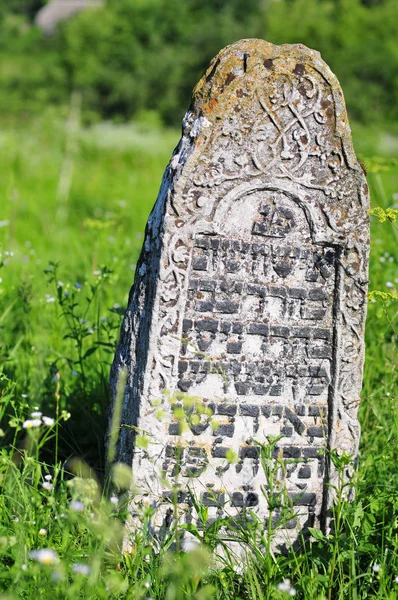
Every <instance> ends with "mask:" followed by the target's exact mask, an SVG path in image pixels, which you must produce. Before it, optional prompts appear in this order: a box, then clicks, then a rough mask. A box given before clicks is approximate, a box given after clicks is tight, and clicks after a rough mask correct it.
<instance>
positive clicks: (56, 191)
mask: <svg viewBox="0 0 398 600" xmlns="http://www.w3.org/2000/svg"><path fill="white" fill-rule="evenodd" d="M67 117H68V115H62V114H60V112H59V111H57V112H55V111H46V112H45V113H44V114H43V115H42V116H41V117H40V118H36V119H35V120H31V119H30V120H26V121H24V120H23V119H21V120H19V121H16V120H15V119H14V120H11V121H8V122H7V121H5V120H4V121H3V123H2V127H1V133H0V152H1V156H2V161H0V181H1V182H2V186H1V194H2V197H1V199H0V207H1V208H0V225H1V227H0V252H1V256H0V279H1V281H0V373H1V375H0V417H1V428H2V430H1V431H0V435H3V437H2V442H3V444H2V451H1V455H0V487H1V490H0V491H1V496H0V594H1V592H3V593H4V594H5V595H4V596H0V598H3V599H4V598H26V599H28V598H29V599H30V598H43V599H47V598H51V599H55V598H60V599H61V598H62V599H64V598H137V599H138V598H139V599H141V598H142V599H144V598H153V599H154V600H160V599H163V598H166V599H167V600H173V599H175V600H178V599H180V598H196V599H198V600H206V599H207V598H217V599H227V598H241V599H246V598H253V599H254V598H256V599H257V598H259V599H262V598H267V599H269V598H275V599H278V598H279V599H283V598H288V597H289V592H288V591H283V590H280V589H279V590H278V587H277V586H278V584H280V583H281V582H282V580H283V579H285V578H289V579H290V580H291V585H292V586H294V589H295V590H296V597H297V598H300V599H301V598H306V599H307V598H308V599H318V600H321V599H326V598H327V599H328V600H332V599H333V600H336V599H338V600H340V599H341V600H343V599H344V600H346V599H351V598H352V600H360V599H365V598H380V599H382V598H383V599H385V598H388V599H395V598H397V597H398V594H397V592H398V583H395V577H397V576H398V557H397V550H398V548H397V536H398V531H397V519H398V513H397V509H398V493H397V489H398V468H397V464H398V460H397V459H398V453H397V432H398V411H397V400H398V351H397V341H398V334H397V331H398V318H397V317H398V305H397V302H396V301H394V300H385V301H376V302H371V303H370V305H369V313H368V321H367V331H366V345H367V358H366V365H365V377H364V388H363V394H362V402H361V407H360V419H361V424H362V439H361V449H360V461H359V470H358V472H357V475H356V477H355V482H354V484H355V488H356V499H355V501H354V502H353V503H352V504H348V503H345V502H344V500H343V498H341V500H340V502H339V503H338V506H337V508H336V523H338V526H337V528H336V531H335V533H334V535H331V536H327V537H326V536H323V535H321V534H317V533H316V532H314V535H315V537H314V538H312V541H311V543H310V546H309V548H308V550H307V552H305V553H304V552H301V553H295V552H294V551H291V552H290V553H289V554H288V555H281V556H276V557H275V558H274V557H273V556H272V555H271V554H270V553H269V552H264V547H266V544H267V540H266V536H265V537H264V536H263V538H262V537H261V536H262V535H263V532H262V524H261V523H256V522H255V523H254V524H253V526H252V527H251V528H250V527H249V528H248V529H247V530H245V531H242V532H240V533H239V535H241V536H242V539H243V538H244V541H245V543H246V547H248V548H250V549H251V557H252V558H251V559H250V560H249V559H248V566H247V568H246V569H243V571H241V570H240V569H238V568H237V567H236V565H234V564H233V563H230V562H229V561H228V560H227V559H225V561H224V563H220V559H219V561H218V563H214V561H213V557H214V553H217V552H218V550H219V546H217V544H219V542H220V539H222V535H223V534H222V531H220V530H219V528H218V526H217V524H216V526H212V527H210V525H209V523H207V517H206V513H205V509H204V507H201V506H198V507H197V508H198V511H199V512H200V514H201V515H202V517H201V518H202V522H203V529H202V530H201V531H198V532H196V535H197V536H198V537H199V538H200V539H201V542H202V543H201V544H200V546H199V547H197V548H196V549H195V550H193V551H192V552H180V551H177V552H174V551H172V548H174V546H175V544H176V543H177V546H178V540H179V532H178V528H177V530H175V531H173V532H172V535H171V536H170V537H168V538H166V539H165V540H163V541H162V542H157V541H156V540H154V539H153V538H151V536H150V533H149V530H150V528H149V524H150V520H151V518H152V514H153V508H152V507H151V506H146V505H142V507H141V509H140V510H141V513H140V519H141V521H142V527H141V528H140V529H139V531H138V533H137V535H136V539H135V540H133V551H132V552H131V553H126V554H123V552H122V549H121V541H122V537H123V525H122V524H123V522H124V520H125V518H126V515H127V513H126V498H127V496H126V493H125V492H123V490H124V489H125V487H126V485H127V483H128V482H127V483H123V482H120V476H122V479H123V478H124V479H126V477H127V479H128V478H129V477H130V474H129V473H128V472H127V473H126V472H123V473H122V474H120V473H119V479H118V477H116V476H114V478H113V480H112V479H109V478H106V477H105V476H104V473H105V455H104V435H105V431H106V426H107V417H106V409H107V406H108V404H109V394H108V376H109V367H110V363H111V361H112V357H113V351H114V345H115V342H116V339H117V336H118V332H119V327H120V320H121V313H122V310H121V307H123V306H124V305H125V304H126V301H127V295H128V291H129V288H130V286H131V284H132V281H133V277H134V267H135V263H136V261H137V258H138V255H139V251H140V247H141V244H142V239H143V231H144V227H145V223H146V219H147V217H148V214H149V211H150V209H151V207H152V205H153V203H154V201H155V198H156V194H157V189H158V187H159V185H160V180H161V176H162V172H163V170H164V167H165V165H166V164H167V162H168V160H169V158H170V155H171V151H172V149H173V147H174V146H175V145H176V143H177V142H178V138H179V132H178V131H172V130H170V131H165V130H161V129H159V128H157V127H156V125H154V124H152V125H150V124H148V123H144V122H143V123H141V124H135V125H129V126H115V125H111V124H98V125H96V126H94V127H93V128H91V129H89V130H79V128H78V125H79V114H78V105H76V106H75V107H74V108H73V110H72V113H71V115H69V119H68V118H67ZM354 134H355V137H354V141H355V145H356V148H357V151H358V153H359V155H360V157H361V159H362V161H363V162H364V163H365V165H367V166H368V169H369V174H368V179H369V184H370V187H371V195H372V203H373V206H380V207H383V208H388V207H392V206H394V205H395V204H398V196H397V195H396V194H398V164H397V162H396V161H394V160H393V159H392V158H391V153H392V151H393V150H394V148H396V138H394V136H392V135H389V134H388V133H385V132H379V131H370V130H367V129H364V128H363V127H355V128H354ZM394 144H395V145H394ZM60 181H61V182H63V183H62V186H63V187H62V189H60ZM397 237H398V233H397V229H396V228H394V224H391V223H383V224H382V223H378V222H377V220H376V219H375V218H374V217H372V246H371V268H370V289H372V290H381V291H384V292H391V291H394V289H395V290H396V291H397V290H398V268H397V263H398V252H397V247H398V246H397V241H398V240H397ZM50 263H51V264H50ZM45 271H46V272H45ZM36 407H38V408H39V409H40V410H41V411H42V412H43V413H44V414H45V415H47V416H49V417H51V418H54V419H55V424H54V425H53V426H50V427H46V426H42V427H41V428H40V429H32V430H31V431H30V433H29V434H26V431H25V430H24V429H23V428H22V423H23V422H24V421H25V420H26V419H28V418H29V416H30V412H31V411H32V410H34V409H35V408H36ZM63 411H64V412H63ZM68 413H71V417H70V418H68ZM268 451H269V449H267V448H266V447H265V448H264V449H263V452H264V456H265V455H266V453H267V452H268ZM77 458H78V460H77ZM334 459H335V460H337V457H334ZM266 464H268V463H264V465H265V467H266ZM339 468H341V469H342V470H343V469H344V465H340V467H339ZM46 474H47V475H51V476H52V480H51V482H47V483H51V486H52V485H53V486H54V488H53V489H45V488H43V487H42V484H43V482H44V481H45V480H44V475H46ZM270 476H272V473H271V475H270ZM115 477H116V482H115ZM112 481H113V483H112ZM117 483H118V484H119V486H117ZM51 486H50V485H47V487H48V488H51ZM111 490H113V491H111ZM115 490H116V493H117V495H118V498H119V502H118V504H117V505H116V504H115V503H113V502H111V501H110V500H109V497H110V494H112V493H115ZM76 501H79V502H82V505H80V504H77V505H76V504H72V505H71V504H70V503H71V502H76ZM114 502H115V500H114ZM76 506H77V507H79V510H74V509H73V507H75V508H76ZM82 506H83V508H82V512H80V508H81V507H82ZM220 526H221V524H220ZM40 529H45V530H46V533H43V532H42V534H40ZM40 548H50V549H53V550H54V551H55V552H56V558H55V557H54V556H53V555H50V556H49V558H48V560H49V561H50V563H52V564H48V565H45V564H44V565H43V564H41V562H40V561H38V560H35V555H33V556H32V555H30V554H29V553H30V552H31V551H35V550H38V549H40ZM36 558H42V557H41V556H40V555H36ZM76 564H78V565H85V566H83V567H82V566H78V567H76V566H74V565H76ZM375 565H380V569H379V570H378V567H377V566H376V570H374V567H375ZM87 566H88V567H89V569H88V568H87ZM85 573H86V574H85Z"/></svg>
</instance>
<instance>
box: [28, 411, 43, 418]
mask: <svg viewBox="0 0 398 600" xmlns="http://www.w3.org/2000/svg"><path fill="white" fill-rule="evenodd" d="M42 414H43V413H41V412H40V411H39V410H35V411H34V412H32V413H30V416H31V417H32V419H40V417H41V415H42Z"/></svg>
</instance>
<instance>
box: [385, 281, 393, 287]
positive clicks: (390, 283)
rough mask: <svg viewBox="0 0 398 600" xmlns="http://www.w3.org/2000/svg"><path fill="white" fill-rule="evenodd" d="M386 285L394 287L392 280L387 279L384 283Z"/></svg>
mask: <svg viewBox="0 0 398 600" xmlns="http://www.w3.org/2000/svg"><path fill="white" fill-rule="evenodd" d="M386 286H387V287H388V288H393V287H394V284H393V282H392V281H387V283H386Z"/></svg>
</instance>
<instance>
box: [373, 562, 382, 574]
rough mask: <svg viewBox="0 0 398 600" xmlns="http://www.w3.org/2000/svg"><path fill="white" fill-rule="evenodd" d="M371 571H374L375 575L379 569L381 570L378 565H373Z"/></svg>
mask: <svg viewBox="0 0 398 600" xmlns="http://www.w3.org/2000/svg"><path fill="white" fill-rule="evenodd" d="M372 569H373V571H374V572H375V573H378V572H379V571H380V569H381V566H380V565H379V564H378V563H375V564H374V565H373V566H372Z"/></svg>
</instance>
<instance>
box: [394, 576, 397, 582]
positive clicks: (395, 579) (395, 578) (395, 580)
mask: <svg viewBox="0 0 398 600" xmlns="http://www.w3.org/2000/svg"><path fill="white" fill-rule="evenodd" d="M394 583H398V575H396V576H395V577H394Z"/></svg>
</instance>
